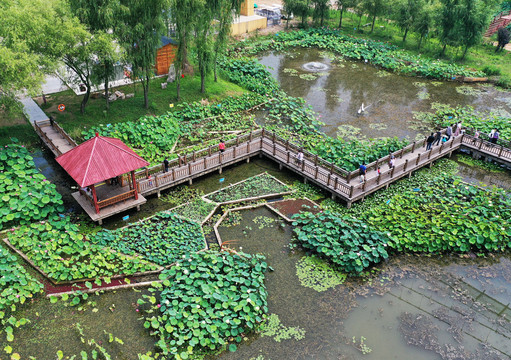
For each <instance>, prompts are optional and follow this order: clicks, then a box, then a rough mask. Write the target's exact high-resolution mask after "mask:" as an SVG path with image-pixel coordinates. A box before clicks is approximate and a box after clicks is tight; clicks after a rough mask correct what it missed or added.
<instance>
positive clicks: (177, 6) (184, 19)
mask: <svg viewBox="0 0 511 360" xmlns="http://www.w3.org/2000/svg"><path fill="white" fill-rule="evenodd" d="M202 2H203V1H202V0H171V2H170V9H171V10H170V13H171V20H172V22H173V23H174V24H175V25H176V35H177V41H178V46H177V53H176V58H175V60H174V65H175V68H176V90H177V100H178V101H179V100H181V75H182V74H183V71H184V70H185V69H186V68H187V67H189V63H188V46H189V45H190V40H191V38H192V37H193V30H194V26H195V22H196V21H197V19H198V17H199V13H200V11H201V9H202Z"/></svg>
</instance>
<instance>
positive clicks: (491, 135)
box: [488, 129, 497, 142]
mask: <svg viewBox="0 0 511 360" xmlns="http://www.w3.org/2000/svg"><path fill="white" fill-rule="evenodd" d="M495 131H497V129H492V130H491V131H490V133H489V134H488V140H489V141H490V142H493V140H492V139H493V134H495Z"/></svg>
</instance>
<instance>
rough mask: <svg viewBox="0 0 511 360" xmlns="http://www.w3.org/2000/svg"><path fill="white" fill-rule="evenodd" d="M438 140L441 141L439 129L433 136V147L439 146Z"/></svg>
mask: <svg viewBox="0 0 511 360" xmlns="http://www.w3.org/2000/svg"><path fill="white" fill-rule="evenodd" d="M440 140H442V132H441V131H440V129H439V130H437V132H436V134H435V141H434V142H433V145H438V144H440Z"/></svg>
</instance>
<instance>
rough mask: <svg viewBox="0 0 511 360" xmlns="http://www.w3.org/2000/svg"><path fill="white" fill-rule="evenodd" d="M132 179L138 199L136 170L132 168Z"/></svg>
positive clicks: (136, 198)
mask: <svg viewBox="0 0 511 360" xmlns="http://www.w3.org/2000/svg"><path fill="white" fill-rule="evenodd" d="M131 180H132V181H133V189H134V190H135V200H138V192H137V179H136V178H135V170H131Z"/></svg>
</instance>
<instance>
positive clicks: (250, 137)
mask: <svg viewBox="0 0 511 360" xmlns="http://www.w3.org/2000/svg"><path fill="white" fill-rule="evenodd" d="M252 136H253V135H252V130H250V134H249V135H248V141H249V142H250V141H252Z"/></svg>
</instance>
